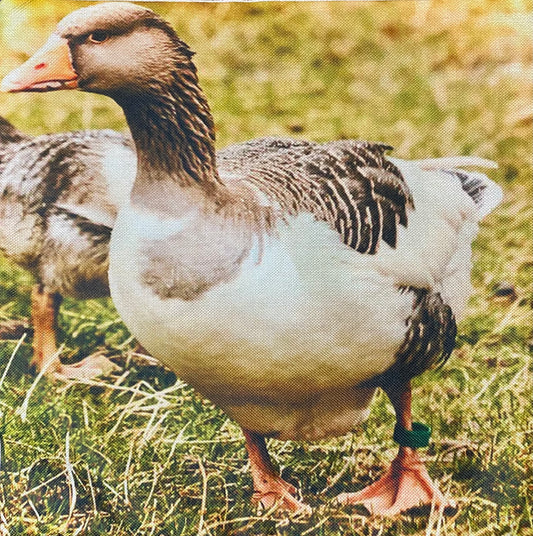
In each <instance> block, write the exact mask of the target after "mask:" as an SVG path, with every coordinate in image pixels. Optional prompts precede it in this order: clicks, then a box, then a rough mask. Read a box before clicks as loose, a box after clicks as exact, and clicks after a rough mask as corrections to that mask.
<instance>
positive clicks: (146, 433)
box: [0, 0, 533, 536]
mask: <svg viewBox="0 0 533 536" xmlns="http://www.w3.org/2000/svg"><path fill="white" fill-rule="evenodd" d="M79 5H80V4H79V3H78V2H69V1H59V0H57V1H56V0H50V1H48V2H45V3H44V2H37V0H34V1H29V2H28V1H26V2H24V1H18V2H17V1H14V0H3V2H2V3H1V4H0V12H1V18H0V39H1V41H0V43H1V44H0V46H1V53H2V58H3V61H2V64H1V66H0V75H3V74H5V73H6V72H8V71H9V69H10V68H12V67H14V66H15V65H17V64H19V63H20V61H22V60H23V59H24V58H25V57H26V55H27V54H29V53H31V52H32V51H33V50H35V48H36V47H37V46H39V45H40V44H41V43H42V42H43V41H44V39H45V37H46V36H47V35H48V33H49V32H50V30H51V29H52V27H53V26H54V24H55V22H56V21H57V20H58V19H59V18H60V17H61V16H62V15H63V14H66V13H67V12H69V11H71V10H72V9H74V8H77V7H79ZM150 5H151V7H154V8H155V9H157V10H158V11H160V12H161V13H162V14H164V15H165V16H167V17H168V18H169V19H170V20H171V21H172V23H173V24H174V25H175V27H176V28H177V29H178V31H179V33H180V35H181V36H182V37H183V38H184V39H185V40H186V41H188V42H189V43H190V44H191V45H192V46H193V48H194V49H195V50H196V51H197V52H198V55H197V64H198V67H199V72H200V77H201V81H202V85H203V86H204V88H205V90H206V92H207V94H208V96H209V98H210V102H211V103H212V107H213V112H214V115H215V118H216V120H217V128H218V131H217V133H218V143H219V146H224V145H226V144H228V143H232V142H236V141H239V140H243V139H247V138H251V137H256V136H260V135H267V134H282V135H293V136H301V137H305V138H312V139H316V140H326V139H333V138H342V137H359V138H366V139H372V140H380V141H385V142H387V143H390V144H391V145H394V146H395V147H396V150H395V154H396V155H398V156H400V157H406V158H409V157H422V156H428V157H429V156H439V155H444V154H476V155H479V156H482V157H486V158H490V159H493V160H496V161H497V162H498V163H499V164H500V167H499V169H498V170H497V171H495V172H494V173H491V177H492V178H494V179H495V180H496V181H498V182H499V183H500V184H501V185H502V186H503V187H504V190H505V201H504V203H503V204H502V205H501V206H500V207H499V208H498V209H497V211H496V212H495V213H494V214H493V215H491V216H490V217H488V218H487V219H486V221H485V222H484V224H483V226H482V229H481V232H480V236H479V239H478V240H477V243H476V246H475V251H474V256H475V268H474V272H473V281H474V284H475V289H476V291H475V295H474V296H473V298H472V300H471V303H470V307H469V311H468V315H467V318H466V319H465V320H464V321H463V323H462V324H461V326H460V337H459V344H458V348H457V350H456V351H455V353H454V356H453V357H452V359H451V361H450V362H449V364H448V365H447V366H446V367H445V368H444V369H443V370H439V371H434V372H430V373H427V374H425V375H423V376H422V377H421V378H419V379H418V380H417V382H416V391H415V416H417V418H421V419H423V420H425V421H426V422H428V423H429V424H431V425H432V427H433V429H434V437H433V443H432V445H431V447H430V448H429V449H428V451H427V461H428V466H429V470H430V473H431V474H432V475H433V476H434V477H435V478H436V479H438V480H439V481H440V483H441V487H442V489H443V490H444V491H445V492H446V493H448V494H450V495H451V496H453V497H455V498H456V499H457V500H458V502H459V504H460V506H461V508H460V511H459V513H458V515H457V516H456V517H455V518H454V519H441V518H439V517H438V516H436V515H431V516H430V517H429V519H428V518H427V517H425V518H421V519H411V518H406V517H405V518H400V519H395V520H384V521H383V520H378V519H371V518H370V519H369V518H366V517H364V516H362V515H360V513H359V512H358V511H357V510H356V509H348V508H339V507H337V506H335V505H334V504H332V503H331V499H332V498H333V497H334V496H335V495H336V494H337V493H338V492H340V491H341V490H347V489H359V488H360V487H362V486H363V485H365V484H366V483H368V482H369V481H371V480H373V479H375V477H376V476H377V475H378V474H379V473H380V472H381V471H382V470H383V468H384V467H385V465H386V464H387V463H388V461H389V460H390V459H391V457H392V456H393V455H394V445H393V444H392V441H391V431H392V426H393V423H394V417H393V414H392V411H391V409H390V407H389V405H388V404H387V401H386V400H385V397H383V396H380V397H378V399H377V400H376V402H375V404H374V407H373V412H372V415H371V417H370V419H369V421H368V422H367V423H366V425H365V426H364V428H363V429H362V430H361V431H360V433H358V434H354V435H350V436H346V437H342V438H338V439H335V440H332V441H329V442H322V443H318V444H298V443H290V442H288V443H280V442H273V443H272V445H271V449H272V452H273V455H274V458H275V460H276V462H277V463H278V464H279V466H280V468H281V470H282V473H283V475H284V476H285V478H287V479H288V480H290V481H292V482H294V483H295V484H297V485H298V486H299V487H300V489H301V490H302V493H303V497H304V499H305V500H306V501H307V502H309V503H310V504H311V506H313V507H314V514H313V516H312V517H311V518H310V519H292V520H288V519H287V518H286V517H285V516H283V515H279V514H273V513H267V514H263V515H259V514H258V513H257V512H256V510H255V509H254V508H253V507H252V506H251V505H250V504H249V502H248V499H249V497H250V496H251V479H250V477H249V475H248V473H247V470H246V459H245V454H244V448H243V440H242V436H241V434H240V432H239V429H238V427H237V426H236V425H235V424H234V423H232V422H231V421H229V420H228V419H227V418H226V417H225V416H224V415H223V414H222V413H221V412H219V411H218V410H217V409H216V408H214V407H212V406H211V405H210V404H209V403H208V402H206V401H203V400H201V399H200V398H198V396H197V395H195V394H194V392H192V391H191V390H190V389H189V388H188V387H187V386H185V385H183V384H182V383H181V382H179V381H178V380H176V378H175V376H174V375H173V374H171V373H168V372H166V371H164V370H162V369H160V368H158V367H157V366H156V365H154V364H149V365H146V364H140V363H139V362H138V361H137V360H136V359H131V360H130V359H129V358H128V356H130V354H129V353H128V352H129V350H130V347H131V340H130V339H129V335H128V333H127V331H126V330H125V328H124V327H123V326H122V324H121V323H120V321H118V320H117V318H116V313H115V312H114V310H113V308H112V306H111V305H110V304H109V303H108V302H106V301H98V302H91V303H85V304H77V303H74V302H68V303H67V304H66V307H65V312H64V313H63V315H62V330H63V334H62V337H63V340H64V342H65V345H66V349H65V354H66V355H70V356H75V355H77V354H81V355H83V354H86V353H88V352H90V351H92V350H93V349H94V347H95V345H98V344H104V343H105V345H106V346H107V348H108V349H109V351H110V352H111V353H113V354H114V355H116V356H117V357H118V359H119V360H120V362H121V363H122V369H121V371H120V372H119V373H117V375H116V376H115V377H113V378H110V379H108V380H105V381H104V380H98V381H94V382H87V383H85V384H84V383H69V384H66V385H55V384H51V383H48V382H47V381H45V380H44V379H40V380H39V381H36V380H35V378H33V377H32V376H30V375H29V374H27V373H26V371H25V366H26V363H27V359H28V356H29V351H30V349H29V340H28V339H27V338H26V339H25V340H21V341H19V343H17V341H14V342H4V343H0V413H1V415H2V416H3V417H0V433H1V435H2V437H3V442H4V445H5V451H2V460H1V473H0V536H4V535H10V536H15V535H44V534H46V535H56V534H57V535H59V534H61V535H67V534H68V535H74V534H84V535H97V534H108V533H109V534H113V535H114V536H125V535H133V534H135V535H146V536H149V535H164V536H172V535H178V534H179V535H194V534H202V535H215V534H216V535H225V534H235V535H237V534H239V535H245V534H258V535H278V534H279V535H304V534H310V535H326V534H327V535H341V534H342V535H349V534H354V535H372V536H374V535H376V536H377V535H400V534H402V535H403V534H416V535H420V536H422V535H428V536H429V535H443V536H444V535H446V536H488V535H498V536H499V535H501V536H503V535H505V536H512V535H517V536H518V535H521V536H522V535H525V536H527V535H532V534H533V521H532V514H531V504H532V502H533V493H532V492H533V472H532V469H531V467H532V464H531V459H532V455H533V448H532V447H533V422H532V419H531V357H530V354H529V348H530V345H531V331H530V330H531V315H530V305H531V300H532V294H531V280H532V278H531V272H532V268H533V260H532V254H531V245H532V234H533V233H532V229H531V227H532V223H531V198H532V195H531V194H532V187H531V186H532V182H531V170H532V162H531V155H532V148H533V147H532V136H531V125H532V119H533V115H532V84H531V73H532V48H531V37H532V27H533V25H531V24H530V22H531V12H532V4H531V2H528V1H520V0H508V1H505V0H502V1H489V0H477V1H466V2H459V1H455V0H454V1H444V0H442V1H431V2H429V1H428V2H425V1H424V2H422V1H420V2H409V1H401V2H399V1H391V2H364V3H363V2H352V3H344V2H341V3H337V2H336V3H273V4H259V3H257V4H241V5H237V4H217V5H213V4H194V5H192V4H150ZM29 29H31V31H29ZM0 113H2V114H3V115H6V116H7V117H8V118H9V119H11V120H12V121H13V122H14V123H16V124H17V125H18V126H20V127H21V128H23V129H24V130H26V131H27V132H31V133H34V134H37V133H41V132H47V131H61V130H69V129H76V128H108V127H112V128H116V129H123V128H124V121H123V118H122V114H121V112H120V110H119V109H118V108H117V107H116V106H114V105H113V104H112V103H110V101H109V100H107V99H104V98H100V97H97V96H92V95H86V94H81V93H70V94H68V93H61V94H45V95H15V96H7V95H2V96H0ZM0 278H1V279H0V299H1V301H0V315H1V316H2V317H3V318H18V317H21V316H25V315H27V314H28V305H29V304H28V297H27V293H28V290H29V288H30V285H31V280H30V278H29V277H28V276H27V275H25V274H23V273H21V272H20V271H19V270H17V269H16V268H14V267H13V266H11V265H9V264H8V263H7V262H5V261H2V262H1V264H0ZM503 281H506V282H508V283H510V284H512V285H513V286H514V287H515V289H516V295H517V297H516V299H515V300H514V301H513V300H509V299H501V298H496V297H494V290H495V289H496V288H497V286H498V285H499V284H500V283H501V282H503ZM12 356H13V358H12V359H11V357H12ZM25 408H26V410H25Z"/></svg>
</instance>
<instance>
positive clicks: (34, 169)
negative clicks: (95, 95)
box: [0, 117, 135, 377]
mask: <svg viewBox="0 0 533 536" xmlns="http://www.w3.org/2000/svg"><path fill="white" fill-rule="evenodd" d="M116 159H118V160H116ZM117 161H120V173H117V171H118V170H117V169H116V168H114V167H113V166H114V165H115V163H116V162H117ZM112 175H115V176H114V177H113V179H112V180H110V178H111V176H112ZM134 176H135V157H134V152H133V148H132V147H131V142H130V141H129V140H128V139H127V138H126V137H124V136H123V135H121V134H119V133H117V132H113V131H111V130H102V131H82V132H68V133H64V134H51V135H44V136H38V137H36V138H31V137H30V136H27V135H25V134H23V133H21V132H20V131H18V130H17V129H16V128H15V127H14V126H13V125H11V124H10V123H9V122H8V121H7V120H5V119H3V118H1V117H0V222H1V224H0V250H1V251H2V252H3V253H4V254H5V255H6V257H8V258H9V259H11V260H12V261H14V262H15V263H17V264H18V265H19V266H21V267H22V268H25V269H26V270H28V271H30V272H31V273H32V274H33V276H34V278H35V281H36V284H35V285H34V287H33V290H32V299H31V306H32V313H31V314H32V320H33V328H34V337H33V349H34V355H33V363H34V365H35V366H36V367H37V369H38V370H40V369H41V368H42V367H43V366H44V364H45V363H46V362H47V361H48V360H49V359H52V358H53V363H51V364H50V365H49V367H48V368H47V372H49V373H52V374H54V373H59V374H61V375H63V376H67V377H80V376H92V375H95V374H98V373H101V372H102V371H104V370H105V369H107V368H108V367H109V366H110V363H109V362H107V360H106V359H105V358H104V357H103V356H102V355H98V354H95V355H94V356H90V357H88V358H86V359H84V360H83V361H81V362H79V363H76V364H74V365H63V364H61V362H60V360H59V358H58V357H57V355H56V352H57V344H56V330H57V315H58V309H59V306H60V304H61V301H62V298H63V296H69V297H72V298H76V299H80V300H85V299H89V298H99V297H104V296H109V284H108V277H107V270H108V264H109V263H108V250H109V237H110V234H111V229H112V226H113V223H114V220H115V216H116V205H117V204H118V203H119V202H120V198H121V196H124V195H126V194H127V191H129V188H130V187H131V182H132V180H133V178H134ZM108 180H109V181H110V185H111V187H110V188H108ZM122 189H124V192H126V194H125V193H123V191H122Z"/></svg>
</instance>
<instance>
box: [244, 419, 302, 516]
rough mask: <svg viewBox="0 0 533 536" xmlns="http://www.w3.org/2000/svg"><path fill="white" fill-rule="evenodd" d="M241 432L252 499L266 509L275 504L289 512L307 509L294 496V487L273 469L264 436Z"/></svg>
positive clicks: (248, 431) (247, 431)
mask: <svg viewBox="0 0 533 536" xmlns="http://www.w3.org/2000/svg"><path fill="white" fill-rule="evenodd" d="M243 433H244V437H245V438H246V450H247V451H248V458H249V460H250V470H251V473H252V479H253V482H254V496H253V500H254V501H255V502H259V503H261V505H262V506H263V508H265V509H267V510H270V509H271V508H273V507H275V506H277V507H278V508H280V509H282V510H288V511H290V512H303V511H308V510H309V507H308V506H307V505H305V504H304V503H301V502H300V501H298V500H297V499H296V498H295V497H294V494H295V493H296V488H295V487H294V486H292V485H291V484H289V483H288V482H285V480H283V479H282V478H281V477H280V476H279V474H278V473H277V471H276V470H275V469H274V466H273V465H272V461H271V460H270V456H269V454H268V451H267V446H266V443H265V438H264V437H263V436H262V435H260V434H257V433H256V432H251V431H250V430H243Z"/></svg>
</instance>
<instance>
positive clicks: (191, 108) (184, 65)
mask: <svg viewBox="0 0 533 536" xmlns="http://www.w3.org/2000/svg"><path fill="white" fill-rule="evenodd" d="M144 89H145V90H144V91H143V93H141V94H130V95H119V96H117V97H115V100H116V101H117V102H118V103H119V104H120V106H122V108H123V110H124V113H125V116H126V119H127V121H128V124H129V127H130V130H131V133H132V137H133V140H134V142H135V146H136V149H137V155H138V166H139V169H138V173H137V181H141V182H149V183H153V182H159V181H169V180H170V181H172V182H174V183H177V184H178V185H179V186H182V187H188V186H200V187H202V188H203V189H205V190H206V191H207V192H209V191H213V190H216V189H217V187H222V186H223V185H222V182H221V181H220V179H219V177H218V173H217V168H216V156H215V146H214V142H215V133H214V123H213V118H212V115H211V111H210V109H209V105H208V103H207V99H206V97H205V95H204V93H203V91H202V90H201V88H200V87H199V85H198V78H197V75H196V69H195V67H194V64H193V63H192V62H191V61H188V60H185V59H183V60H182V61H180V62H179V63H178V62H176V67H175V69H174V71H173V72H172V73H171V75H170V77H169V78H168V79H166V80H158V79H155V78H154V79H153V81H152V82H151V83H150V86H149V87H147V88H144Z"/></svg>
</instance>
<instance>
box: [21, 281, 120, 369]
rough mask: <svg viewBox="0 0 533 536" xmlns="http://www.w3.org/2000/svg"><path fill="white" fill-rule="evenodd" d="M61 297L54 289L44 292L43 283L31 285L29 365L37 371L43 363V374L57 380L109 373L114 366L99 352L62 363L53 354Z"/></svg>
mask: <svg viewBox="0 0 533 536" xmlns="http://www.w3.org/2000/svg"><path fill="white" fill-rule="evenodd" d="M62 300H63V298H62V297H61V295H60V294H58V293H57V292H48V291H47V290H46V288H45V287H44V285H40V284H37V285H34V287H33V289H32V294H31V315H32V322H33V359H32V362H31V364H32V366H34V367H35V368H36V369H37V370H38V371H41V370H42V368H43V367H44V366H45V364H46V363H48V361H49V360H53V362H52V363H50V364H49V365H48V366H47V369H46V374H47V376H51V377H54V378H58V379H91V378H94V377H96V376H101V375H106V374H109V373H110V372H111V371H112V370H114V369H116V368H117V367H116V365H115V364H114V363H112V362H111V361H109V359H107V357H105V356H104V355H103V354H101V353H95V354H93V355H90V356H88V357H86V358H84V359H82V360H81V361H79V362H77V363H72V364H70V365H65V364H63V363H61V361H60V360H59V356H58V355H57V340H56V333H57V316H58V314H59V306H60V305H61V302H62Z"/></svg>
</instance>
